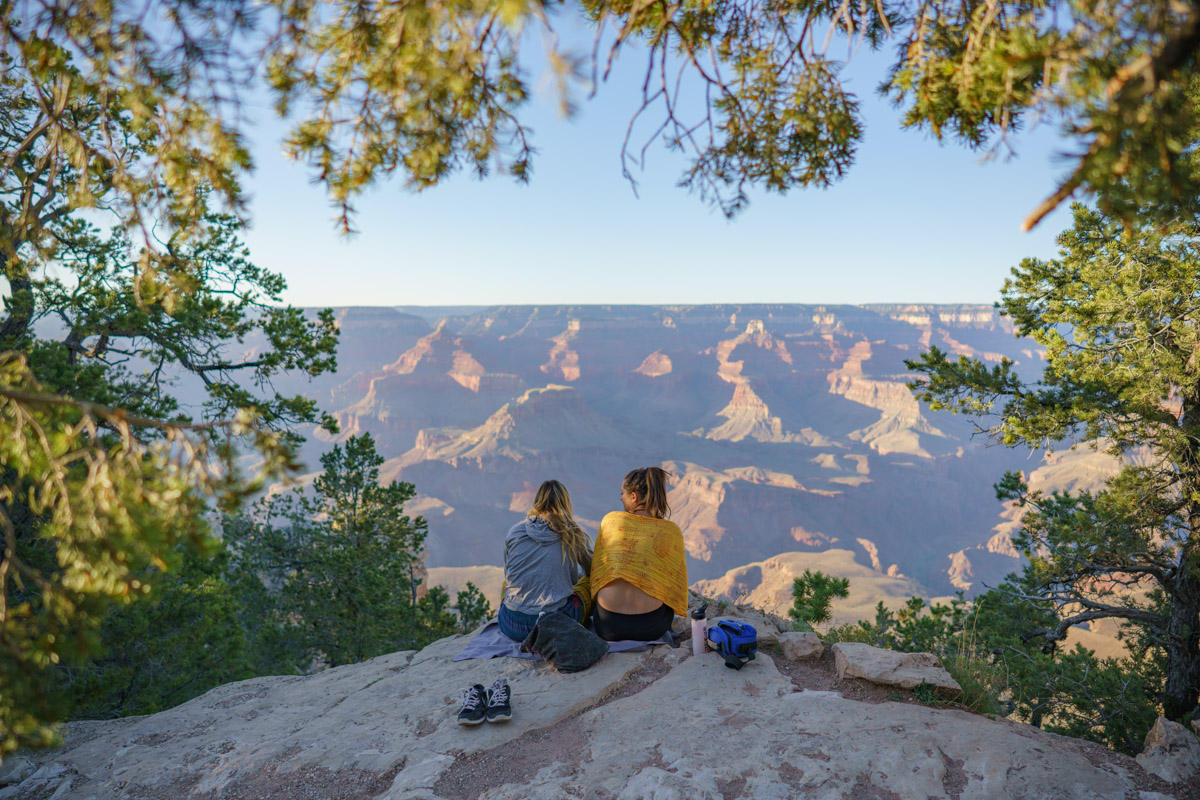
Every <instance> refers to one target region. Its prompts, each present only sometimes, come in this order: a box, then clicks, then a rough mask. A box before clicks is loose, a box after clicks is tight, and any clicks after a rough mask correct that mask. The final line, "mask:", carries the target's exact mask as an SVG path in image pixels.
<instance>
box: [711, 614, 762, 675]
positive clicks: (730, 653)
mask: <svg viewBox="0 0 1200 800" xmlns="http://www.w3.org/2000/svg"><path fill="white" fill-rule="evenodd" d="M706 636H707V638H708V646H709V647H711V648H712V649H713V650H716V651H717V652H718V653H720V654H721V657H722V658H724V659H725V666H727V667H729V668H730V669H741V668H742V667H744V666H745V665H746V662H747V661H753V660H754V655H755V653H757V652H758V631H756V630H754V626H753V625H748V624H746V623H745V622H741V621H739V620H736V619H729V620H724V621H722V622H718V623H717V624H716V625H713V626H712V627H710V628H709V629H708V633H707V634H706Z"/></svg>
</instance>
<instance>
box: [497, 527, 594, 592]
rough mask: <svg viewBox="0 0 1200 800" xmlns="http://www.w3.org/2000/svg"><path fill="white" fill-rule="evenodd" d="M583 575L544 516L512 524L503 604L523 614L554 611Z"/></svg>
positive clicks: (505, 552) (506, 547)
mask: <svg viewBox="0 0 1200 800" xmlns="http://www.w3.org/2000/svg"><path fill="white" fill-rule="evenodd" d="M582 577H583V569H582V568H581V567H580V566H579V564H577V563H575V562H574V561H572V560H571V559H570V558H569V557H568V558H566V559H565V560H564V559H563V546H562V542H560V541H559V539H558V534H557V533H555V532H554V531H553V530H551V529H550V526H549V525H547V524H546V521H545V520H543V519H542V518H541V517H526V518H525V519H524V520H522V521H521V522H518V523H517V524H516V525H513V526H512V528H511V529H510V530H509V531H508V536H507V537H506V538H505V540H504V580H505V582H506V583H507V584H508V587H507V588H506V589H505V591H504V600H503V602H504V605H506V606H508V609H509V610H510V611H516V612H518V613H521V614H537V613H538V612H540V611H552V610H553V609H555V608H558V607H559V606H560V605H562V604H563V603H564V602H565V601H566V599H567V598H568V597H570V596H571V592H572V591H573V590H574V587H575V582H576V581H578V580H579V579H580V578H582Z"/></svg>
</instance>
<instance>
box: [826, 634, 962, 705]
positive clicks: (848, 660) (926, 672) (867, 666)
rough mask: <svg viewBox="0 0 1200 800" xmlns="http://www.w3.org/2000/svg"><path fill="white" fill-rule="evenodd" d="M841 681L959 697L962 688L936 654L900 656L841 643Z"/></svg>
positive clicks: (837, 649) (836, 654)
mask: <svg viewBox="0 0 1200 800" xmlns="http://www.w3.org/2000/svg"><path fill="white" fill-rule="evenodd" d="M833 658H834V663H835V664H836V665H837V674H838V678H841V679H843V680H844V679H845V678H862V679H863V680H865V681H870V682H871V683H877V684H880V685H882V686H899V687H900V688H902V689H916V688H917V687H918V686H921V685H926V686H932V687H934V688H936V689H937V690H938V691H940V692H942V693H944V694H947V695H950V696H957V695H960V694H962V687H961V686H959V685H958V682H957V681H955V680H954V678H952V677H950V673H949V672H947V671H946V669H945V668H944V667H943V666H942V662H941V661H939V660H938V657H937V656H935V655H934V654H933V653H901V652H897V651H895V650H882V649H880V648H878V647H872V646H871V645H869V644H862V643H860V642H838V643H837V644H835V645H834V646H833Z"/></svg>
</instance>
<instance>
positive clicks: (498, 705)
mask: <svg viewBox="0 0 1200 800" xmlns="http://www.w3.org/2000/svg"><path fill="white" fill-rule="evenodd" d="M487 698H488V699H487V721H488V722H508V721H509V720H510V719H512V703H510V702H509V694H508V681H506V680H505V679H504V678H496V682H495V683H493V684H492V685H491V687H489V688H488V690H487Z"/></svg>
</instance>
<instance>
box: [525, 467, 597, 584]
mask: <svg viewBox="0 0 1200 800" xmlns="http://www.w3.org/2000/svg"><path fill="white" fill-rule="evenodd" d="M529 516H531V517H541V518H542V519H544V520H545V521H546V524H547V525H549V526H550V530H552V531H554V532H555V533H557V534H558V540H559V541H560V542H561V543H562V548H563V559H564V560H565V559H567V558H570V559H571V560H572V561H574V562H575V563H576V564H578V565H579V566H580V567H581V568H582V569H583V572H584V574H585V575H587V574H590V573H591V571H592V542H591V540H590V539H588V535H587V534H586V533H584V531H583V528H581V527H579V523H578V522H576V521H575V512H574V510H573V509H572V508H571V493H570V492H568V491H567V487H565V486H563V485H562V484H561V483H559V482H558V481H554V480H550V481H546V482H545V483H543V484H542V485H541V486H539V487H538V490H537V494H535V495H534V497H533V507H532V508H530V509H529Z"/></svg>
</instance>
